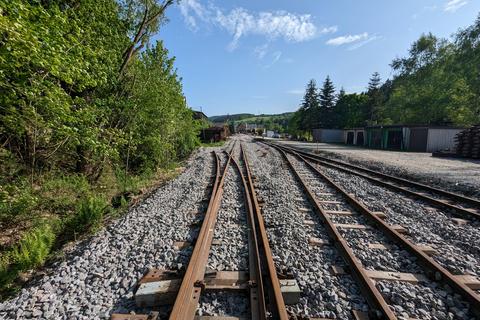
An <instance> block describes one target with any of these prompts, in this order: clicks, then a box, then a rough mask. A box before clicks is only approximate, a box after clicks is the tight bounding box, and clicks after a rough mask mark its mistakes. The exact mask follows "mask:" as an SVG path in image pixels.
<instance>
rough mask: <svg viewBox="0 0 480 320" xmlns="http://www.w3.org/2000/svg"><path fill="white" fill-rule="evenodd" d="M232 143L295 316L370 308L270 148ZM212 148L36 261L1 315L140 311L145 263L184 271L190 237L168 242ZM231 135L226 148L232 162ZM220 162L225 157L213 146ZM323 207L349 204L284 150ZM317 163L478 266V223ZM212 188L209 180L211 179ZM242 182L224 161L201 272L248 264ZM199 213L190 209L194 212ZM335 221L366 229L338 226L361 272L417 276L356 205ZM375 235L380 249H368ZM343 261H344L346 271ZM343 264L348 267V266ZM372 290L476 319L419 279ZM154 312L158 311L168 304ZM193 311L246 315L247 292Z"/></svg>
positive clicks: (416, 233) (407, 309) (448, 315)
mask: <svg viewBox="0 0 480 320" xmlns="http://www.w3.org/2000/svg"><path fill="white" fill-rule="evenodd" d="M235 140H237V141H241V142H242V143H243V146H244V148H245V152H246V154H247V156H248V158H249V163H250V166H251V170H252V175H253V176H254V177H255V179H256V180H255V186H256V192H257V197H258V199H259V200H261V201H262V202H263V205H262V214H263V218H264V222H265V227H266V230H267V235H268V239H269V243H270V247H271V250H272V254H273V259H274V262H275V264H276V267H277V270H279V271H282V273H287V274H292V275H293V276H294V278H295V279H296V280H297V282H298V284H299V286H300V289H301V291H302V293H301V297H300V303H298V304H296V305H291V306H287V308H288V309H289V311H290V312H291V313H292V314H295V315H299V316H308V317H318V318H328V319H353V316H352V313H351V312H352V311H353V310H358V311H365V312H366V311H368V310H369V306H368V305H367V303H366V301H365V297H364V296H363V294H362V292H361V291H360V289H359V287H358V285H357V282H356V280H355V279H354V278H353V277H352V276H351V275H350V274H349V273H348V272H347V274H342V275H335V274H334V273H333V272H332V266H338V267H343V268H346V267H347V265H346V264H345V262H344V260H343V259H342V257H341V256H340V255H339V251H338V249H337V248H336V247H335V246H332V245H331V243H330V244H326V245H323V246H316V245H312V243H311V241H312V238H317V239H320V240H325V241H330V242H331V239H330V237H329V235H328V233H327V230H326V228H325V226H324V223H323V221H322V220H321V219H320V218H319V217H318V215H317V213H315V212H314V210H313V208H312V206H311V203H310V201H309V200H308V198H307V196H306V194H305V192H304V191H303V190H302V187H301V186H300V184H299V183H298V181H297V180H296V177H295V176H294V175H293V173H292V172H291V171H290V169H289V167H288V165H287V163H286V162H285V160H284V159H283V157H282V155H281V154H280V152H278V151H277V150H275V149H273V148H271V147H268V146H266V145H264V144H261V143H256V142H253V141H252V139H251V137H249V136H235V137H234V138H233V139H232V141H230V142H229V143H227V144H226V145H225V146H224V147H223V149H225V150H230V149H231V147H232V146H233V145H234V144H233V141H235ZM212 150H217V151H221V150H222V149H220V148H202V149H200V150H198V151H197V152H196V153H195V154H194V155H192V157H191V158H190V160H189V161H188V162H187V163H186V169H185V171H184V172H183V173H182V174H180V175H179V176H178V177H177V178H176V179H174V180H172V181H170V182H168V183H166V184H165V185H164V186H162V187H160V188H159V189H158V190H156V191H155V192H154V193H153V194H152V195H150V196H149V197H148V198H147V199H145V200H144V201H143V202H141V203H140V204H139V205H137V206H135V207H133V208H131V209H130V210H129V211H128V212H127V213H126V214H125V215H124V216H122V217H121V218H119V219H118V220H115V221H113V222H112V223H111V224H110V225H108V226H107V227H105V228H104V229H103V230H101V231H100V232H99V233H98V234H97V235H95V236H92V237H90V238H88V239H86V240H83V241H82V242H79V243H77V244H76V245H75V246H74V247H73V248H72V249H70V250H68V252H67V253H66V255H65V258H64V260H63V261H59V262H56V263H54V264H53V265H51V266H49V267H48V268H46V275H45V276H43V277H37V278H36V280H34V281H32V282H30V283H29V284H28V285H27V286H26V287H25V288H24V289H23V290H22V291H21V292H20V293H19V294H18V295H17V296H16V297H14V298H12V299H10V300H8V301H4V302H2V303H0V319H3V318H5V319H33V318H35V319H108V318H110V315H111V313H112V312H118V313H130V312H131V311H135V312H137V313H147V312H148V311H149V310H143V309H139V308H136V307H135V303H134V300H133V293H134V289H135V285H136V283H137V281H138V279H140V278H141V276H142V275H143V274H144V273H145V272H146V271H147V270H148V269H149V268H166V269H184V268H185V267H186V266H187V264H188V261H189V259H190V255H191V253H192V249H193V247H192V246H186V247H184V248H182V249H179V248H177V247H176V246H175V242H177V241H187V242H191V243H194V242H195V240H196V237H197V235H198V231H199V228H200V224H201V221H202V219H203V214H202V213H203V212H204V211H205V210H206V207H207V205H208V202H206V201H205V198H206V195H208V191H209V190H210V188H209V184H211V182H212V179H211V178H212V176H213V175H214V173H215V172H214V158H213V156H212V154H211V151H212ZM239 150H240V148H239V144H238V143H237V145H236V148H235V150H233V154H234V157H235V158H236V159H237V161H238V160H239V157H240V152H239ZM219 154H220V159H221V163H222V168H223V165H224V164H225V162H226V160H227V155H226V154H225V153H223V152H220V153H219ZM288 157H289V159H290V160H291V161H292V163H293V164H294V166H295V167H296V168H297V169H298V170H299V173H300V175H301V176H302V177H305V178H307V180H306V181H307V184H308V185H309V187H310V188H311V189H312V191H313V192H314V193H315V194H316V195H317V197H318V198H319V199H320V200H325V201H329V202H328V203H327V202H324V203H322V204H321V205H322V206H323V207H324V209H326V210H333V211H351V212H354V213H358V212H355V208H353V207H351V206H350V205H349V204H348V203H347V202H346V201H344V199H343V198H342V196H341V195H339V194H338V193H337V192H336V191H335V190H334V189H333V188H332V187H331V186H330V185H329V184H328V183H327V182H326V181H325V180H322V179H320V178H319V177H318V176H317V175H316V174H315V173H314V172H313V171H312V170H311V169H309V168H308V167H307V166H306V165H305V164H303V163H302V162H301V161H300V160H299V159H298V158H296V157H294V156H290V155H289V156H288ZM319 168H320V170H321V171H322V172H324V173H325V174H326V175H327V176H329V177H330V178H331V179H333V180H334V181H335V182H336V183H338V184H339V185H340V186H341V187H342V188H344V189H345V190H346V191H347V192H348V193H353V194H354V195H355V197H356V198H357V199H358V200H360V201H361V202H363V203H364V204H365V205H367V207H368V208H369V209H370V210H372V211H381V212H384V213H385V214H386V219H385V221H386V222H388V223H389V224H392V225H393V224H395V225H403V226H404V227H405V228H406V229H407V230H408V233H407V234H406V237H407V238H408V239H409V240H411V241H412V242H413V243H415V244H421V245H429V246H431V247H433V248H434V249H435V250H436V251H437V252H438V254H436V255H434V256H433V258H434V259H436V260H437V261H438V262H439V263H440V264H442V265H443V266H444V267H446V268H447V269H448V270H449V271H451V272H452V273H453V274H472V275H476V276H479V275H480V249H479V248H478V246H475V245H472V244H473V243H480V232H479V231H478V230H480V228H479V223H476V222H470V223H468V224H466V225H457V224H455V223H453V222H452V220H451V218H452V215H451V214H450V213H449V212H444V211H442V210H439V209H435V208H431V207H429V206H428V204H426V203H423V202H420V201H417V200H413V199H410V198H408V197H407V196H404V195H402V194H397V193H395V192H392V191H390V190H388V189H386V188H384V187H380V186H377V185H374V184H372V183H371V182H369V181H367V180H365V179H363V178H360V177H357V176H353V175H350V174H346V173H343V172H340V171H338V170H334V169H331V168H326V167H319ZM210 187H211V185H210ZM244 192H245V190H243V185H242V181H241V177H240V174H239V173H238V171H237V169H236V168H235V166H234V164H233V163H232V164H231V166H230V168H229V170H228V173H227V176H226V178H225V184H224V194H223V197H222V200H221V203H220V208H219V211H218V216H217V223H216V228H215V231H214V234H213V239H214V243H213V244H212V247H211V251H210V252H209V258H208V262H207V270H209V271H248V267H249V260H248V259H249V253H248V226H247V208H246V205H245V194H244ZM199 213H200V214H199ZM329 216H330V218H331V220H332V221H333V222H334V223H336V224H360V225H366V226H369V227H368V228H367V229H348V228H339V231H340V233H341V235H342V236H343V237H344V239H345V240H346V242H347V243H348V245H349V247H350V248H351V249H352V251H353V252H354V254H355V255H356V257H357V258H358V259H359V261H361V263H362V265H363V267H364V268H365V269H367V270H377V271H392V272H408V273H416V274H420V275H422V274H423V273H424V271H423V270H424V269H423V268H422V267H420V266H419V265H418V263H417V261H416V259H415V258H413V257H412V256H411V255H410V254H409V253H408V252H407V251H405V250H403V248H402V247H401V246H399V245H398V244H396V243H394V242H392V241H391V240H390V239H389V238H388V237H386V236H385V235H384V234H383V233H382V232H381V231H379V230H378V229H376V228H374V227H371V226H370V224H371V223H370V221H369V220H368V219H366V218H365V217H364V216H363V215H361V214H360V213H358V214H354V215H351V216H350V215H332V214H330V215H329ZM372 243H375V244H383V245H386V246H387V250H385V249H378V248H372V247H371V246H370V244H372ZM347 269H348V268H347ZM347 271H348V270H347ZM376 287H377V288H378V290H379V291H380V292H381V293H382V295H383V296H384V298H385V299H386V301H387V303H388V304H389V305H390V306H391V308H392V309H393V310H394V312H395V314H396V315H397V317H398V318H399V319H405V320H407V319H408V318H409V317H414V318H418V319H452V320H453V319H469V320H470V319H474V317H473V316H472V315H471V313H470V310H469V305H468V304H467V303H465V302H464V301H463V299H462V298H461V297H460V296H458V295H457V294H455V293H454V292H453V291H452V290H451V289H450V288H449V287H448V286H444V285H443V284H441V283H438V282H435V281H431V280H422V281H421V282H419V283H416V284H410V283H405V282H398V281H396V282H387V281H377V282H376ZM164 309H165V310H163V309H162V310H161V317H162V319H163V318H165V317H168V310H169V309H168V307H167V308H164ZM197 315H202V316H234V317H245V318H248V317H249V316H250V307H249V296H248V291H247V292H235V291H227V292H222V291H219V292H216V291H215V292H214V291H210V292H204V293H203V294H202V296H201V297H200V301H199V308H198V309H197Z"/></svg>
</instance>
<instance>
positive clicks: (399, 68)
mask: <svg viewBox="0 0 480 320" xmlns="http://www.w3.org/2000/svg"><path fill="white" fill-rule="evenodd" d="M390 66H391V67H392V70H393V74H394V76H393V78H392V79H387V80H386V81H385V82H382V80H381V78H380V75H379V74H378V73H377V72H375V73H373V75H372V76H371V78H370V81H369V83H368V87H367V90H366V91H364V92H361V93H346V92H345V90H343V88H342V89H340V90H339V92H338V93H337V92H336V89H335V86H334V84H333V82H332V80H331V79H330V77H328V76H327V78H326V79H325V81H324V82H323V85H322V86H321V87H320V88H318V87H317V84H316V82H315V80H314V79H312V80H310V81H309V82H308V84H307V87H306V90H305V94H304V97H303V100H302V103H301V105H300V107H299V109H298V110H297V111H296V112H295V114H294V115H293V116H292V118H291V120H290V122H289V131H290V133H291V134H293V135H297V136H300V135H305V134H307V135H308V133H309V132H310V131H311V130H312V129H314V128H352V127H361V126H368V125H389V124H422V125H459V126H468V125H472V124H475V123H479V122H480V76H479V75H480V16H479V17H478V18H477V20H476V21H475V23H474V24H472V25H471V26H469V27H467V28H465V29H463V30H460V31H458V32H457V33H456V34H455V35H454V36H453V37H452V39H451V40H448V39H440V38H438V37H436V36H434V35H433V34H431V33H428V34H424V35H422V36H421V37H420V38H419V39H418V40H417V41H415V42H414V43H413V44H412V46H411V48H410V50H409V54H408V56H406V57H403V58H398V59H394V60H393V61H392V63H391V64H390Z"/></svg>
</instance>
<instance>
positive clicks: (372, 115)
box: [366, 72, 383, 125]
mask: <svg viewBox="0 0 480 320" xmlns="http://www.w3.org/2000/svg"><path fill="white" fill-rule="evenodd" d="M381 82H382V80H381V78H380V74H379V73H378V72H374V73H373V74H372V77H371V78H370V81H369V82H368V91H367V95H368V104H367V114H366V118H367V124H369V125H375V124H378V123H379V121H380V118H381V113H382V110H383V94H382V92H381V91H380V87H381Z"/></svg>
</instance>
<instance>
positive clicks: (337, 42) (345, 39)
mask: <svg viewBox="0 0 480 320" xmlns="http://www.w3.org/2000/svg"><path fill="white" fill-rule="evenodd" d="M365 39H368V33H367V32H364V33H362V34H355V35H347V36H341V37H336V38H332V39H330V40H328V41H327V44H328V45H330V46H341V45H344V44H349V43H353V42H357V41H362V40H365Z"/></svg>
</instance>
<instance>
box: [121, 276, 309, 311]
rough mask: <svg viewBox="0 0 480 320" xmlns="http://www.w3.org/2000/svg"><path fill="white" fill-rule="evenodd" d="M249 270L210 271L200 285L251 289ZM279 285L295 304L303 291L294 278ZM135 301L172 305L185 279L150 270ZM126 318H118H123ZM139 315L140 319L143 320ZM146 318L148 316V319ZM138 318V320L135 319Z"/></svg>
mask: <svg viewBox="0 0 480 320" xmlns="http://www.w3.org/2000/svg"><path fill="white" fill-rule="evenodd" d="M248 281H249V274H248V271H209V272H208V271H207V272H206V273H205V276H204V280H203V282H202V283H201V284H200V285H201V286H203V288H204V289H205V290H217V291H218V290H222V291H225V290H248V289H249V288H250V285H249V283H248ZM279 282H280V288H281V292H282V296H283V299H284V301H285V303H286V304H296V303H298V302H299V300H300V294H301V290H300V287H299V286H298V283H297V281H296V280H295V279H280V280H279ZM138 284H139V287H138V289H137V291H136V293H135V303H136V305H137V306H138V307H140V308H145V307H154V306H162V305H169V304H173V303H174V301H175V298H176V296H177V293H178V290H179V289H180V286H181V284H182V278H181V276H180V275H179V274H178V273H174V272H172V271H170V272H169V271H166V270H161V269H151V270H149V271H148V272H147V274H145V276H144V277H142V279H140V281H139V282H138ZM122 319H125V318H120V317H119V318H117V319H116V320H122ZM143 319H144V318H139V319H138V320H143ZM145 319H146V318H145ZM133 320H136V319H133Z"/></svg>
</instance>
